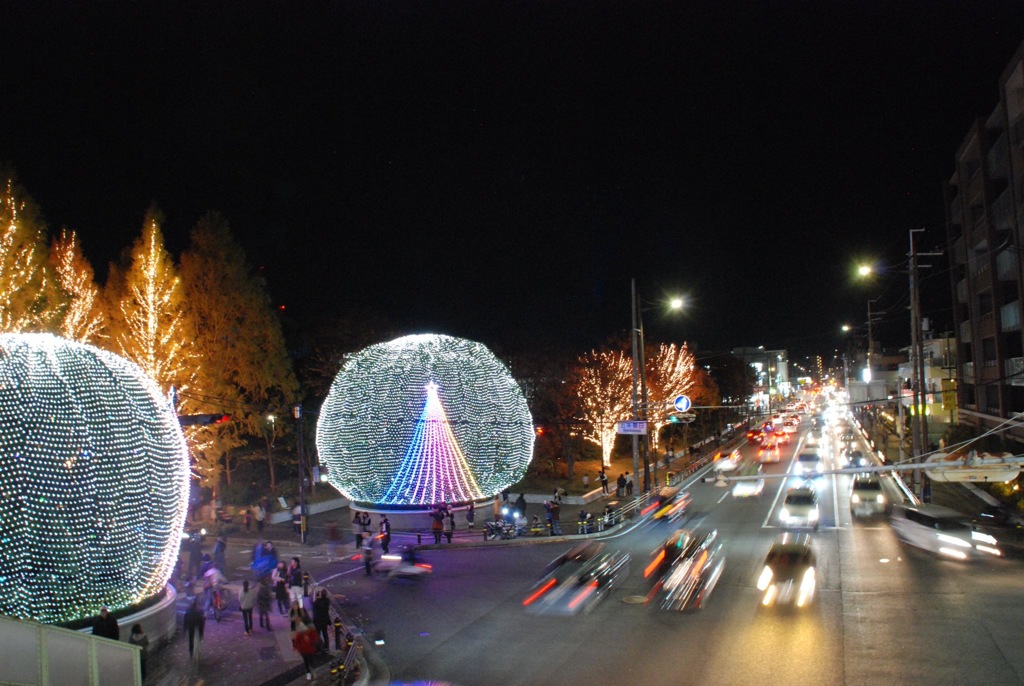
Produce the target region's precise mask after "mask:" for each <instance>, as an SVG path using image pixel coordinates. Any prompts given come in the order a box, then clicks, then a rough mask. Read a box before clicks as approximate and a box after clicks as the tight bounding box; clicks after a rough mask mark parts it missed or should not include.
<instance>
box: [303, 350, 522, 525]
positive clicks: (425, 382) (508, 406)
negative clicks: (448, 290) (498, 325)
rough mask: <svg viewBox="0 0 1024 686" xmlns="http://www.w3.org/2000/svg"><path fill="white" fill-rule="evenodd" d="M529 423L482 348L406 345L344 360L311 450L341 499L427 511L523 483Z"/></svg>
mask: <svg viewBox="0 0 1024 686" xmlns="http://www.w3.org/2000/svg"><path fill="white" fill-rule="evenodd" d="M533 440H534V431H533V419H532V417H531V416H530V409H529V407H528V406H527V404H526V399H525V398H524V397H523V393H522V391H521V390H520V388H519V385H518V384H517V383H516V381H515V379H513V378H512V375H511V374H510V373H509V371H508V369H507V368H506V367H505V365H504V364H502V363H501V361H500V360H498V358H496V357H495V356H494V354H493V353H491V351H490V350H488V349H487V347H486V346H484V345H483V344H482V343H476V342H473V341H468V340H466V339H463V338H455V337H452V336H443V335H438V334H421V335H415V336H405V337H402V338H398V339H396V340H393V341H390V342H388V343H379V344H377V345H372V346H370V347H368V348H365V349H364V350H362V351H360V352H359V353H357V354H355V355H353V356H351V357H350V358H349V359H348V361H347V362H346V363H345V366H344V367H343V368H342V370H341V371H340V372H339V373H338V376H337V377H335V379H334V383H333V384H332V386H331V391H330V393H329V394H328V396H327V400H326V401H324V405H323V407H322V408H321V410H320V419H319V421H318V423H317V431H316V444H317V450H318V452H319V453H320V461H321V463H323V464H326V465H327V470H328V480H329V482H330V483H331V485H333V486H334V487H335V488H337V489H338V490H339V491H341V493H342V494H343V495H345V497H347V498H349V499H350V500H353V501H355V502H359V503H374V504H380V505H396V506H403V505H432V504H436V503H442V502H448V503H456V502H466V501H470V500H479V499H481V498H486V497H491V496H493V495H494V494H495V493H498V492H500V491H502V490H503V489H505V488H506V487H508V486H510V485H512V484H514V483H516V482H517V481H519V480H520V479H522V477H523V474H524V473H525V472H526V467H527V465H528V464H529V463H530V459H531V457H532V456H533Z"/></svg>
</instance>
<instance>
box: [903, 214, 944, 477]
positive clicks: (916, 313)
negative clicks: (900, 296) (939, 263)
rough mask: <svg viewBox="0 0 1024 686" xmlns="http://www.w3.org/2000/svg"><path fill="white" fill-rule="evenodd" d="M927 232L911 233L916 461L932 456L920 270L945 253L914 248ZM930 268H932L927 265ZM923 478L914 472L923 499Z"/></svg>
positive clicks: (913, 431)
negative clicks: (928, 260) (923, 261)
mask: <svg viewBox="0 0 1024 686" xmlns="http://www.w3.org/2000/svg"><path fill="white" fill-rule="evenodd" d="M923 231H924V229H910V232H909V235H910V270H909V272H910V346H911V352H910V368H911V377H912V382H911V383H912V388H913V392H914V415H913V417H912V418H911V422H912V424H911V435H912V438H913V442H914V448H913V449H914V455H913V456H914V458H915V459H920V458H921V456H922V455H924V454H925V453H927V452H928V419H927V418H926V417H925V414H926V409H927V407H928V405H927V403H928V392H927V388H926V384H927V377H926V376H925V368H924V340H923V339H924V336H923V334H922V332H921V287H920V283H921V278H920V274H919V273H918V269H919V268H920V267H921V266H922V265H920V264H919V263H918V257H922V256H924V257H936V256H939V255H941V254H942V253H934V252H930V253H918V252H917V248H916V246H915V245H914V234H915V233H921V232H923ZM923 266H925V267H928V266H930V265H923ZM921 484H922V474H921V470H920V469H915V470H914V490H915V493H916V495H918V496H920V495H921Z"/></svg>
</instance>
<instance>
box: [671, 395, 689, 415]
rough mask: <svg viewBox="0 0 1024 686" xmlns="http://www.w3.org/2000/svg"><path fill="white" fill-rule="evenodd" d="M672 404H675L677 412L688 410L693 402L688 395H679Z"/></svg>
mask: <svg viewBox="0 0 1024 686" xmlns="http://www.w3.org/2000/svg"><path fill="white" fill-rule="evenodd" d="M674 405H675V406H676V411H678V412H689V411H690V407H692V406H693V403H692V402H690V396H687V395H680V396H678V397H677V398H676V401H675V403H674Z"/></svg>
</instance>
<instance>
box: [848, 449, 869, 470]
mask: <svg viewBox="0 0 1024 686" xmlns="http://www.w3.org/2000/svg"><path fill="white" fill-rule="evenodd" d="M846 461H847V462H848V463H849V464H850V466H851V467H867V466H868V458H867V457H866V456H865V455H864V453H863V452H861V451H860V450H857V449H856V448H854V449H853V450H850V451H848V452H847V453H846Z"/></svg>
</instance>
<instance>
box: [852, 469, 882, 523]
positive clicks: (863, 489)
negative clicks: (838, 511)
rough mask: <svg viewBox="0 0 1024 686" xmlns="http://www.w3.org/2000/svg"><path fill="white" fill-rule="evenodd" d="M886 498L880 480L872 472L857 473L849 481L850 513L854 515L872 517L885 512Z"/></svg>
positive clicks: (855, 516)
mask: <svg viewBox="0 0 1024 686" xmlns="http://www.w3.org/2000/svg"><path fill="white" fill-rule="evenodd" d="M886 509H887V508H886V498H885V493H884V491H883V490H882V480H881V479H879V478H878V477H877V476H876V475H874V474H858V475H856V476H854V477H853V480H852V481H851V482H850V514H851V515H852V516H853V517H854V518H857V517H872V516H874V515H880V514H885V512H886Z"/></svg>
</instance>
